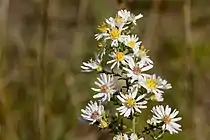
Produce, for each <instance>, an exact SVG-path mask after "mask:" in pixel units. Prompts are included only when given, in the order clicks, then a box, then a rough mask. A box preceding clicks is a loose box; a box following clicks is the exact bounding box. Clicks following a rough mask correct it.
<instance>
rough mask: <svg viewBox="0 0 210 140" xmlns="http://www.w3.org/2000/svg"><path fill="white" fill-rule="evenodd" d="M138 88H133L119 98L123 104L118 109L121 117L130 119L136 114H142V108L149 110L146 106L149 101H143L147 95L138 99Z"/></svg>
mask: <svg viewBox="0 0 210 140" xmlns="http://www.w3.org/2000/svg"><path fill="white" fill-rule="evenodd" d="M137 93H138V88H132V89H130V90H129V92H128V94H122V93H120V95H118V96H117V98H118V99H119V100H120V101H121V102H122V106H121V107H119V108H117V110H119V112H120V115H124V117H129V116H130V115H132V114H134V113H135V112H139V113H141V110H140V109H141V108H147V106H146V105H145V104H146V103H147V101H141V100H142V99H143V98H144V97H145V94H143V95H140V96H138V97H137Z"/></svg>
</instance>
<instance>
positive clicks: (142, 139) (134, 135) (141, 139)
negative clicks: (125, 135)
mask: <svg viewBox="0 0 210 140" xmlns="http://www.w3.org/2000/svg"><path fill="white" fill-rule="evenodd" d="M130 140H144V138H143V137H142V138H138V136H137V135H136V134H135V133H132V134H131V136H130Z"/></svg>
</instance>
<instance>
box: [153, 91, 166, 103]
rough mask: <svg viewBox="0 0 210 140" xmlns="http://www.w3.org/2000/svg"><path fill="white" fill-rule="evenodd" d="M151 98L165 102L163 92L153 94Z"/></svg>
mask: <svg viewBox="0 0 210 140" xmlns="http://www.w3.org/2000/svg"><path fill="white" fill-rule="evenodd" d="M150 99H151V100H152V101H157V102H163V100H164V98H163V94H161V93H157V94H153V95H152V96H151V97H150Z"/></svg>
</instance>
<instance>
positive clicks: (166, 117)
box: [151, 105, 182, 134]
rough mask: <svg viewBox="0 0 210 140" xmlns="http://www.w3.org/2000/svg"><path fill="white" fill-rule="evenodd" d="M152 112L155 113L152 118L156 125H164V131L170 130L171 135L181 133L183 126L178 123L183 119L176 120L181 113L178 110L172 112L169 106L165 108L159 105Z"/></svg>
mask: <svg viewBox="0 0 210 140" xmlns="http://www.w3.org/2000/svg"><path fill="white" fill-rule="evenodd" d="M151 112H152V113H153V117H152V118H153V120H154V121H155V122H156V123H163V125H162V129H163V130H168V131H169V133H170V134H174V133H178V132H179V131H181V125H179V124H178V123H177V121H180V120H181V119H182V118H181V117H177V118H176V116H177V115H178V113H179V111H177V110H176V109H175V110H174V111H172V109H171V108H170V107H169V106H168V105H167V106H166V107H165V108H164V107H163V106H162V105H159V106H155V107H153V108H152V110H151Z"/></svg>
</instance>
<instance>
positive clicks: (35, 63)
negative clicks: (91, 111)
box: [0, 0, 210, 140]
mask: <svg viewBox="0 0 210 140" xmlns="http://www.w3.org/2000/svg"><path fill="white" fill-rule="evenodd" d="M121 8H127V9H129V10H131V11H132V12H133V13H135V14H138V13H142V14H143V15H144V18H143V19H141V20H140V21H139V22H138V27H137V28H136V33H137V34H138V35H139V36H140V38H141V39H142V40H143V42H144V45H145V47H146V48H148V49H150V52H149V55H150V56H151V58H152V59H153V60H154V62H155V66H154V72H155V73H157V74H158V75H161V76H162V77H163V78H165V79H167V80H168V81H169V82H170V83H171V84H172V86H173V88H172V90H169V91H168V92H167V93H166V94H165V104H170V105H171V106H172V107H173V108H178V110H180V116H182V117H183V120H182V121H181V124H182V129H183V132H181V133H179V134H178V135H173V136H171V135H165V137H164V140H209V138H210V126H209V125H210V119H209V118H210V86H209V85H210V38H209V34H210V1H209V0H1V1H0V139H1V140H110V139H111V138H110V135H109V134H107V132H100V131H97V129H96V128H94V127H90V126H88V124H86V123H85V122H83V121H81V120H80V118H79V116H80V109H81V108H83V107H84V106H85V104H86V103H87V102H88V100H89V99H91V98H92V95H93V91H91V90H90V88H91V87H92V86H93V85H94V84H93V81H94V80H95V78H96V76H97V75H96V74H95V73H91V74H86V73H85V74H84V73H81V70H80V65H81V63H82V61H85V60H88V59H89V58H91V57H93V51H94V50H95V48H96V41H95V40H94V33H95V32H96V27H97V25H98V24H99V23H100V22H101V21H103V20H104V19H105V18H107V17H109V16H113V15H114V14H115V13H116V12H117V10H118V9H121ZM148 115H149V114H147V113H146V114H145V115H143V116H142V118H140V119H139V122H143V120H144V119H146V118H147V117H148ZM142 125H143V123H142V124H141V123H139V128H140V127H141V126H142ZM139 130H140V129H139Z"/></svg>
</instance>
